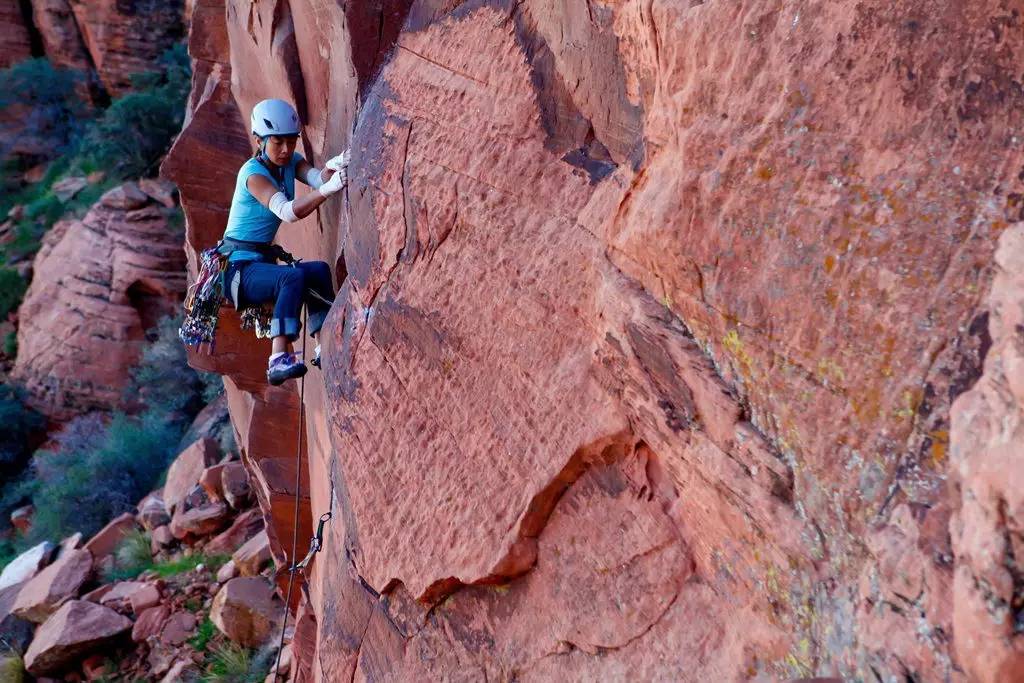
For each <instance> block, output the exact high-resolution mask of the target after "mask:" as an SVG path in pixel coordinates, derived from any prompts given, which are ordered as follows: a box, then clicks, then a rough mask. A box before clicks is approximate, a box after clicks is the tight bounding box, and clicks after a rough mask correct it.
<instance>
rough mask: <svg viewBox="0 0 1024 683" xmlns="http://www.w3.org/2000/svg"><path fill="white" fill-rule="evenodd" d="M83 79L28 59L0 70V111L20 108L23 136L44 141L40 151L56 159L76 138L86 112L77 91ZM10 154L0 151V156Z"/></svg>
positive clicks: (86, 107)
mask: <svg viewBox="0 0 1024 683" xmlns="http://www.w3.org/2000/svg"><path fill="white" fill-rule="evenodd" d="M82 80H83V74H82V73H81V72H79V71H75V70H72V69H62V68H55V67H54V66H53V65H52V64H50V62H49V61H48V60H46V59H45V58H41V57H40V58H36V59H27V60H25V61H22V62H19V63H17V64H15V65H14V66H11V67H9V68H7V69H3V70H0V109H7V108H8V107H13V106H17V107H19V112H18V115H17V119H18V120H22V121H25V123H26V126H25V130H26V134H28V135H33V136H38V138H39V139H40V140H41V141H45V142H46V143H47V144H46V145H43V146H41V147H40V148H41V149H42V148H46V150H47V151H48V152H49V154H48V157H49V158H51V159H54V158H57V157H59V156H60V155H61V154H63V153H65V152H66V151H67V149H68V148H69V147H70V146H71V144H72V143H73V142H74V140H75V139H76V138H77V136H78V134H79V131H80V130H81V121H82V119H83V118H84V117H85V116H87V115H88V113H89V108H88V106H87V105H86V103H85V102H84V101H83V100H82V98H81V97H80V96H79V94H78V93H77V92H76V86H77V85H78V84H79V83H80V82H82ZM21 142H23V141H21V140H17V139H16V140H14V143H15V144H19V143H21ZM12 151H15V150H12V149H6V150H4V149H0V156H3V157H7V156H8V155H9V154H10V153H11V152H12Z"/></svg>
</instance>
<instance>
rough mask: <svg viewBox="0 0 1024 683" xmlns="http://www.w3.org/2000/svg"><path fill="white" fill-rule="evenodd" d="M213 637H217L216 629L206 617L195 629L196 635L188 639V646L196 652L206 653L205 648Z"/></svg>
mask: <svg viewBox="0 0 1024 683" xmlns="http://www.w3.org/2000/svg"><path fill="white" fill-rule="evenodd" d="M215 635H217V627H216V626H214V624H213V622H212V621H210V617H206V618H205V619H203V621H202V623H200V624H199V628H197V629H196V634H195V635H194V636H192V637H191V638H189V641H188V644H189V645H191V646H192V649H193V650H195V651H196V652H206V648H207V646H208V645H209V644H210V641H211V640H212V639H213V637H214V636H215Z"/></svg>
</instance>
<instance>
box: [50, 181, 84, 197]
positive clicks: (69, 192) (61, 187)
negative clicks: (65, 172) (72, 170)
mask: <svg viewBox="0 0 1024 683" xmlns="http://www.w3.org/2000/svg"><path fill="white" fill-rule="evenodd" d="M88 185H89V181H88V180H86V179H85V176H69V177H67V178H63V179H61V180H58V181H57V182H55V183H54V184H53V186H52V187H51V188H50V191H51V192H53V194H55V195H56V196H57V199H59V200H61V201H62V202H67V201H68V200H70V199H73V198H74V196H75V195H76V194H78V193H79V192H81V191H82V190H84V189H85V188H86V187H87V186H88Z"/></svg>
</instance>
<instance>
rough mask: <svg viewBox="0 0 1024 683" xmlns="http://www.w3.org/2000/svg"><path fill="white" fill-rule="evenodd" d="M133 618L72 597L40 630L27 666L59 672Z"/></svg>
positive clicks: (128, 626)
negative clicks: (127, 617) (129, 618)
mask: <svg viewBox="0 0 1024 683" xmlns="http://www.w3.org/2000/svg"><path fill="white" fill-rule="evenodd" d="M131 627H132V622H131V621H130V620H128V619H126V618H125V617H123V616H121V615H120V614H118V613H117V612H115V611H114V610H112V609H110V608H108V607H103V606H102V605H97V604H95V603H92V602H88V601H85V600H71V601H69V602H67V603H65V604H64V605H63V606H62V607H61V608H60V609H59V610H57V611H56V612H55V613H54V614H52V615H51V616H50V617H49V618H48V619H47V620H46V621H45V622H44V623H43V624H42V626H40V627H39V629H38V630H37V631H36V635H35V638H34V639H33V641H32V644H31V645H30V646H29V648H28V652H26V653H25V668H26V669H28V671H29V673H31V674H32V675H34V676H42V675H46V674H54V673H59V672H60V671H61V670H62V669H64V668H66V667H68V666H69V665H71V664H73V663H74V662H76V661H78V660H79V659H81V657H82V656H83V655H85V654H89V653H91V652H95V651H97V650H99V649H101V648H102V647H104V646H105V645H108V644H109V643H111V642H112V641H114V640H116V639H117V637H118V636H119V635H121V634H122V633H125V632H126V631H128V630H129V629H131Z"/></svg>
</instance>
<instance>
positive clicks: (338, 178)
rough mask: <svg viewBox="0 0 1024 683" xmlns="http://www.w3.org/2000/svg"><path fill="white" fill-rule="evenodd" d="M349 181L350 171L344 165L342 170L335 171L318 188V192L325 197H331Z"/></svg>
mask: <svg viewBox="0 0 1024 683" xmlns="http://www.w3.org/2000/svg"><path fill="white" fill-rule="evenodd" d="M347 183H348V171H347V170H346V169H345V168H344V167H343V168H342V169H341V170H340V171H335V172H334V174H333V175H332V176H331V177H330V178H328V179H327V180H326V181H324V184H323V185H321V186H320V187H319V188H317V192H319V193H320V194H322V195H323V196H325V197H330V196H331V195H332V194H334V193H335V192H337V191H338V190H340V189H341V188H343V187H345V185H346V184H347Z"/></svg>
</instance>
